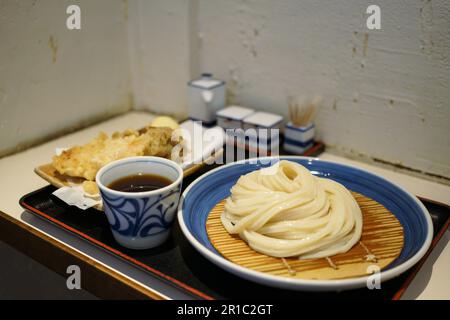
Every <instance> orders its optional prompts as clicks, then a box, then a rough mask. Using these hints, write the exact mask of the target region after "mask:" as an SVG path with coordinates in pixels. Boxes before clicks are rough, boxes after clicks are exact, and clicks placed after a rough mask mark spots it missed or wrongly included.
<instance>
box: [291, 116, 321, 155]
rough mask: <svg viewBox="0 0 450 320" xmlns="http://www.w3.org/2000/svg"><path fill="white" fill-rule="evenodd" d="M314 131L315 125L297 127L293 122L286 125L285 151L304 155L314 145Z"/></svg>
mask: <svg viewBox="0 0 450 320" xmlns="http://www.w3.org/2000/svg"><path fill="white" fill-rule="evenodd" d="M314 129H315V126H314V124H313V123H311V124H309V125H307V126H304V127H296V126H294V125H293V124H292V122H288V123H286V125H285V127H284V144H283V148H284V150H286V151H288V152H291V153H294V154H302V153H304V152H305V151H306V150H308V149H309V148H311V147H312V145H313V144H314Z"/></svg>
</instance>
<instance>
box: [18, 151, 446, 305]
mask: <svg viewBox="0 0 450 320" xmlns="http://www.w3.org/2000/svg"><path fill="white" fill-rule="evenodd" d="M319 149H320V148H319ZM319 151H320V150H317V152H319ZM213 167H214V166H206V167H204V168H202V169H201V170H200V171H199V172H197V173H196V174H194V175H192V176H190V177H188V178H186V179H185V180H184V182H183V188H186V187H187V186H188V185H189V184H190V183H191V182H192V181H193V180H195V179H196V178H197V177H198V176H200V175H201V174H202V173H204V172H206V171H208V170H210V169H212V168H213ZM55 189H56V188H55V187H53V186H47V187H44V188H42V189H39V190H37V191H34V192H32V193H29V194H27V195H25V196H23V197H22V198H21V199H20V204H21V206H22V207H24V208H25V209H26V210H28V211H30V212H31V213H33V214H35V215H37V216H39V217H40V218H42V219H44V220H47V221H49V222H51V223H53V224H54V225H56V226H58V227H59V228H62V229H64V230H66V231H68V232H71V233H73V234H76V235H77V236H79V237H81V238H82V239H84V240H86V241H88V242H89V243H91V244H93V245H96V246H98V247H100V248H102V249H103V250H106V251H107V252H109V253H110V254H112V255H114V256H117V257H119V258H121V259H123V260H125V261H127V262H128V263H130V264H131V265H133V266H135V267H137V268H141V269H143V270H145V271H146V272H148V273H149V276H153V277H157V278H159V279H161V280H162V281H165V282H167V283H169V284H171V285H172V286H174V287H175V288H177V289H179V290H181V291H183V292H185V293H187V294H188V295H190V296H191V297H193V298H198V299H239V298H240V299H244V298H251V299H268V298H269V299H387V300H389V299H399V298H400V297H401V295H402V294H403V292H404V291H405V290H406V288H407V287H408V285H409V284H410V283H411V281H412V279H413V278H414V276H415V274H416V273H417V272H418V271H419V269H420V267H421V265H422V264H423V262H424V261H425V260H426V258H427V257H428V254H429V253H430V252H431V250H432V249H433V248H434V247H435V246H436V244H437V242H438V241H439V239H440V238H441V237H442V235H443V234H444V232H445V230H447V228H448V226H449V215H450V208H449V207H448V206H445V205H443V204H439V203H435V202H431V201H427V200H425V199H421V201H422V202H423V203H424V205H425V206H426V207H427V209H428V210H429V212H430V214H431V217H432V220H433V225H434V239H433V243H432V246H431V248H430V250H429V252H428V253H427V254H426V255H425V257H424V258H423V259H422V260H421V261H420V262H419V263H418V264H417V265H416V266H414V267H413V268H412V269H410V270H409V271H407V272H406V273H404V274H403V275H401V276H399V277H397V278H395V279H392V280H389V281H387V282H383V283H382V288H381V290H369V289H357V290H350V291H343V292H339V293H338V292H325V293H324V292H321V293H312V292H299V291H290V290H282V289H275V288H271V287H266V286H263V285H258V284H256V283H253V282H249V281H247V280H243V279H241V278H239V277H236V276H234V275H232V274H230V273H228V272H226V271H224V270H222V269H220V268H218V267H216V266H215V265H214V264H212V263H211V262H209V261H208V260H206V259H205V258H203V257H202V256H201V255H200V254H199V253H197V251H196V250H195V249H194V248H193V247H192V246H191V245H190V244H189V242H188V241H187V240H186V239H185V238H184V235H183V234H182V232H181V230H180V228H179V226H178V224H177V223H175V224H174V227H173V229H172V233H171V236H170V239H169V240H168V241H167V242H166V243H165V244H164V245H162V246H160V247H158V248H156V249H150V250H143V251H142V250H141V251H135V250H129V249H126V248H123V247H121V246H120V245H119V244H117V243H116V241H115V240H114V238H113V236H112V233H111V231H110V228H109V224H108V221H107V220H106V216H105V215H104V213H103V212H100V211H98V210H96V209H88V210H86V211H82V210H80V209H78V208H76V207H73V206H69V205H67V204H66V203H64V202H62V201H61V200H59V199H58V198H56V197H55V196H53V195H52V192H53V191H55Z"/></svg>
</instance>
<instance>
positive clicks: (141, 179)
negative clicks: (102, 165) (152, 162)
mask: <svg viewBox="0 0 450 320" xmlns="http://www.w3.org/2000/svg"><path fill="white" fill-rule="evenodd" d="M171 183H172V181H171V180H169V179H167V178H166V177H162V176H159V175H156V174H135V175H132V176H127V177H124V178H120V179H117V180H115V181H113V182H112V183H110V184H109V185H108V188H110V189H113V190H116V191H123V192H145V191H153V190H157V189H161V188H164V187H167V186H168V185H169V184H171Z"/></svg>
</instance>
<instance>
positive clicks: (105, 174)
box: [96, 157, 183, 249]
mask: <svg viewBox="0 0 450 320" xmlns="http://www.w3.org/2000/svg"><path fill="white" fill-rule="evenodd" d="M136 174H156V175H159V176H163V177H166V178H168V179H169V180H170V181H172V183H171V184H170V185H168V186H166V187H163V188H161V189H157V190H152V191H145V192H123V191H116V190H113V189H110V188H108V185H110V184H111V183H112V182H114V181H115V180H117V179H120V178H124V177H127V176H131V175H136ZM182 180H183V170H182V169H181V167H180V166H179V165H178V164H177V163H175V162H173V161H171V160H168V159H164V158H160V157H130V158H125V159H121V160H117V161H113V162H111V163H109V164H107V165H106V166H104V167H102V168H101V169H100V170H99V171H98V173H97V176H96V182H97V185H98V187H99V189H100V194H101V197H102V200H103V208H104V210H105V214H106V216H107V218H108V221H109V224H110V225H111V230H112V233H113V235H114V238H115V239H116V241H117V242H118V243H119V244H121V245H122V246H124V247H127V248H130V249H149V248H153V247H156V246H158V245H160V244H161V243H163V242H164V241H165V240H166V239H167V238H168V237H169V233H170V227H171V225H172V222H173V219H174V216H175V211H176V209H177V207H178V201H179V199H180V190H181V183H182Z"/></svg>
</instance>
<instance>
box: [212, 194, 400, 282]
mask: <svg viewBox="0 0 450 320" xmlns="http://www.w3.org/2000/svg"><path fill="white" fill-rule="evenodd" d="M352 194H353V196H354V197H355V199H356V201H357V202H358V204H359V206H360V207H361V211H362V214H363V230H362V236H361V240H360V242H359V243H358V244H356V245H355V246H354V247H353V248H352V249H350V250H349V251H348V252H346V253H343V254H338V255H334V256H332V257H329V259H325V258H322V259H309V260H299V259H298V258H285V259H283V258H274V257H269V256H266V255H264V254H261V253H258V252H256V251H254V250H252V249H251V248H250V247H249V246H248V245H247V243H246V242H244V241H243V240H241V239H240V238H239V236H238V235H230V234H229V233H228V232H227V231H226V230H225V228H224V227H223V226H222V222H221V221H220V215H221V213H222V212H223V209H224V203H225V200H222V201H221V202H219V203H218V204H217V205H216V206H215V207H214V208H213V209H212V210H211V212H210V214H209V216H208V219H207V222H206V230H207V233H208V237H209V239H210V241H211V243H212V244H213V245H214V247H215V248H216V250H217V251H218V252H220V254H222V255H223V256H224V257H225V258H226V259H228V260H230V261H231V262H233V263H235V264H238V265H240V266H242V267H245V268H248V269H252V270H255V271H259V272H263V273H268V274H271V275H276V276H282V277H287V278H299V279H318V280H331V279H344V278H353V277H359V276H366V275H370V274H371V273H372V272H373V269H372V268H373V265H376V266H377V267H378V268H380V269H383V268H385V267H386V266H388V265H389V264H390V263H391V262H392V261H394V260H395V259H396V258H397V257H398V256H399V255H400V252H401V251H402V248H403V241H404V235H403V227H402V225H401V224H400V222H399V221H398V220H397V218H396V217H395V216H394V215H393V214H392V213H391V212H390V211H389V210H387V209H386V208H385V207H384V206H383V205H381V204H380V203H378V202H376V201H374V200H372V199H370V198H368V197H365V196H364V195H362V194H359V193H356V192H352ZM369 267H371V268H369ZM368 268H369V269H368Z"/></svg>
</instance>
